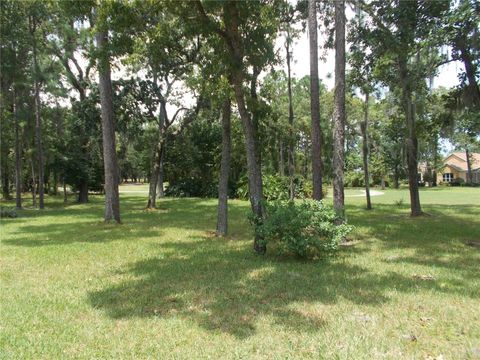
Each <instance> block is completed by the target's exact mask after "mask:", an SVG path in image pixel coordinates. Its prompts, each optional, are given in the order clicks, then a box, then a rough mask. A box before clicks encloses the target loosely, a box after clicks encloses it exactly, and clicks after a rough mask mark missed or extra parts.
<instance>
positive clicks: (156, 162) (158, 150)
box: [147, 102, 166, 209]
mask: <svg viewBox="0 0 480 360" xmlns="http://www.w3.org/2000/svg"><path fill="white" fill-rule="evenodd" d="M165 106H166V104H165V102H161V103H160V116H159V125H158V141H157V144H156V146H155V148H154V150H153V157H152V171H151V172H152V173H151V175H150V186H149V188H148V201H147V208H148V209H153V208H155V206H156V202H157V182H158V178H159V177H160V165H161V160H162V147H163V138H164V124H165V120H166V117H165V115H166V108H165Z"/></svg>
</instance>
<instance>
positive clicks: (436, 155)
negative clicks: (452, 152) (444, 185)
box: [432, 134, 438, 187]
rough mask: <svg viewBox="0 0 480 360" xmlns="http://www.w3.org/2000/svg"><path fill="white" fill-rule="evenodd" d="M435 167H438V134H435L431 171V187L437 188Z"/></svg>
mask: <svg viewBox="0 0 480 360" xmlns="http://www.w3.org/2000/svg"><path fill="white" fill-rule="evenodd" d="M437 167H438V134H435V142H434V146H433V171H432V186H433V187H435V186H437Z"/></svg>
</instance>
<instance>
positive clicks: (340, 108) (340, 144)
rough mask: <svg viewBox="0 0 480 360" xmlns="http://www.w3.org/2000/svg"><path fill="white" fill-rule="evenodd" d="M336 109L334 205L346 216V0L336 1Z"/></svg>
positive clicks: (338, 213) (341, 216) (343, 216)
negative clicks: (344, 179)
mask: <svg viewBox="0 0 480 360" xmlns="http://www.w3.org/2000/svg"><path fill="white" fill-rule="evenodd" d="M334 101H335V110H334V115H333V122H334V130H333V207H334V209H335V211H336V213H337V216H338V217H339V218H340V219H344V218H345V194H344V184H343V172H344V167H345V1H343V0H337V1H335V100H334Z"/></svg>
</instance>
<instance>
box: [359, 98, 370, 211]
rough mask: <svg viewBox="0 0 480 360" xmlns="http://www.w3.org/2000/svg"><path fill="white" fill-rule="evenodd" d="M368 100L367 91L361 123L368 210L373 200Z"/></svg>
mask: <svg viewBox="0 0 480 360" xmlns="http://www.w3.org/2000/svg"><path fill="white" fill-rule="evenodd" d="M368 100H369V93H368V91H367V92H366V93H365V105H364V117H363V123H361V124H360V129H361V131H362V138H363V142H362V155H363V174H364V179H365V196H366V198H367V210H371V209H372V202H371V199H370V174H369V171H368Z"/></svg>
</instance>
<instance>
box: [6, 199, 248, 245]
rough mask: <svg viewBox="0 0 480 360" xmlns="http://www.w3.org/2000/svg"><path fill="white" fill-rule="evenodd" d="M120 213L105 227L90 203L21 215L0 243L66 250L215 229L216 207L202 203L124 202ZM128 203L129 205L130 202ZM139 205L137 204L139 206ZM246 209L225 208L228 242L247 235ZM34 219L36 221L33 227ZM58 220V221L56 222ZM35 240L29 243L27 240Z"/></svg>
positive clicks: (100, 207) (96, 204) (97, 208)
mask: <svg viewBox="0 0 480 360" xmlns="http://www.w3.org/2000/svg"><path fill="white" fill-rule="evenodd" d="M124 200H126V201H125V203H124V204H126V206H124V207H123V208H122V214H121V215H122V222H123V223H122V224H121V225H115V224H105V223H103V222H102V221H101V219H102V216H103V204H102V203H101V202H99V201H98V199H94V201H92V202H91V203H89V204H68V205H66V206H65V207H63V206H62V207H60V206H58V204H54V205H55V206H52V208H50V209H48V210H46V211H44V212H42V211H39V210H23V214H22V215H23V216H24V217H22V218H20V219H12V222H14V223H17V224H18V223H20V222H21V225H20V226H19V227H18V230H16V231H15V236H14V237H13V238H10V239H5V240H3V241H2V242H3V243H4V244H6V245H13V246H25V247H41V246H52V245H69V244H72V243H103V242H110V241H118V240H124V241H129V240H130V241H134V240H135V239H136V238H138V237H142V238H148V237H158V238H160V237H161V236H162V233H163V232H162V229H164V228H179V229H182V230H199V231H211V230H214V229H215V222H216V207H215V204H214V203H211V204H209V203H208V200H202V199H182V200H181V201H178V199H164V200H161V201H160V204H159V208H158V209H155V210H146V209H145V208H144V206H143V201H142V200H143V199H138V198H134V197H133V198H132V197H129V198H126V199H124ZM132 200H134V201H132ZM139 200H140V201H139ZM247 209H248V207H245V206H243V205H233V204H231V205H230V207H229V210H230V215H231V216H232V217H235V218H237V219H239V220H237V221H236V222H235V224H232V225H231V227H230V236H229V238H232V239H233V238H238V237H241V236H243V237H245V233H246V232H248V229H249V227H248V221H247V215H246V211H247ZM39 218H43V219H41V222H37V221H36V220H38V219H39ZM62 221H63V222H62ZM32 234H34V235H35V239H29V238H30V237H31V235H32Z"/></svg>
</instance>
